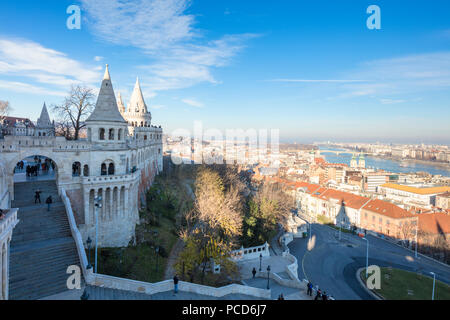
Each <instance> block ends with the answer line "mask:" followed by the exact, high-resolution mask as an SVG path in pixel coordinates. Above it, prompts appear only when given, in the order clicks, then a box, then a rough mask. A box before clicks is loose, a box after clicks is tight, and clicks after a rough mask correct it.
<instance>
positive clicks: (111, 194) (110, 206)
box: [108, 187, 114, 221]
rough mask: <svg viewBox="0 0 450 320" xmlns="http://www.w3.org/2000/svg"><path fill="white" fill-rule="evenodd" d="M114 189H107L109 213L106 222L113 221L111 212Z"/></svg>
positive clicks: (112, 209)
mask: <svg viewBox="0 0 450 320" xmlns="http://www.w3.org/2000/svg"><path fill="white" fill-rule="evenodd" d="M113 200H114V189H113V188H112V187H111V188H110V189H109V212H108V217H109V219H108V220H110V221H111V220H112V219H113V212H114V205H113V204H114V201H113Z"/></svg>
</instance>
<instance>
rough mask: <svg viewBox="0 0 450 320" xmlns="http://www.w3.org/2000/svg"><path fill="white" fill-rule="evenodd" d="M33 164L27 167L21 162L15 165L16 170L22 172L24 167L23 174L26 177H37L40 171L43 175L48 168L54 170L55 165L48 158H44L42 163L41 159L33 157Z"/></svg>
mask: <svg viewBox="0 0 450 320" xmlns="http://www.w3.org/2000/svg"><path fill="white" fill-rule="evenodd" d="M34 162H35V163H36V164H34V165H27V166H26V167H25V163H24V162H23V161H20V162H18V163H17V165H16V170H20V171H22V170H23V169H24V167H25V172H26V174H27V177H37V176H38V175H39V172H40V171H42V172H43V173H46V172H48V171H49V170H50V168H52V169H53V170H55V163H54V162H53V161H52V160H50V159H48V158H46V159H45V160H44V161H42V160H41V158H39V157H35V158H34Z"/></svg>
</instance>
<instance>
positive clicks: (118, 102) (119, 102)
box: [117, 92, 125, 114]
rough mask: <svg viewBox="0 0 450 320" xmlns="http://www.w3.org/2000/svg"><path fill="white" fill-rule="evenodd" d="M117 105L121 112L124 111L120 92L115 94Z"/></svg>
mask: <svg viewBox="0 0 450 320" xmlns="http://www.w3.org/2000/svg"><path fill="white" fill-rule="evenodd" d="M117 107H118V108H119V112H120V113H121V114H124V113H125V105H124V104H123V100H122V95H121V94H120V92H119V94H118V95H117Z"/></svg>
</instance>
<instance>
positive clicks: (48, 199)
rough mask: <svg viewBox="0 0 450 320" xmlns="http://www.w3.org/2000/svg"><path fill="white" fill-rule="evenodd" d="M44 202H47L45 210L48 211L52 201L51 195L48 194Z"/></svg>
mask: <svg viewBox="0 0 450 320" xmlns="http://www.w3.org/2000/svg"><path fill="white" fill-rule="evenodd" d="M45 203H46V204H47V211H50V205H51V204H52V203H53V200H52V196H49V197H48V198H47V200H45Z"/></svg>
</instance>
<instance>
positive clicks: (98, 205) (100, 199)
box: [94, 196, 103, 273]
mask: <svg viewBox="0 0 450 320" xmlns="http://www.w3.org/2000/svg"><path fill="white" fill-rule="evenodd" d="M101 201H102V197H101V196H98V197H96V198H94V203H95V205H94V206H95V273H97V251H98V209H99V208H100V209H101V208H102V207H103V205H102V203H101Z"/></svg>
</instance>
